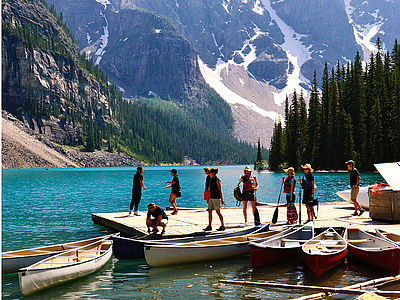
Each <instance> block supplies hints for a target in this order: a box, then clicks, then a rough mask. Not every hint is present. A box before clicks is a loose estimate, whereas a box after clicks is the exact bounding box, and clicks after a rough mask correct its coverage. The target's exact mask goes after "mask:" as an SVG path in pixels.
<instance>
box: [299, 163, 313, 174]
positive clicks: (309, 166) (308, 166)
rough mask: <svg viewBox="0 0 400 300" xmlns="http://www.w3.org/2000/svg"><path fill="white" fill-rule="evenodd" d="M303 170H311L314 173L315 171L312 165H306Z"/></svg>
mask: <svg viewBox="0 0 400 300" xmlns="http://www.w3.org/2000/svg"><path fill="white" fill-rule="evenodd" d="M301 168H302V169H309V170H310V172H314V169H313V168H311V165H310V164H305V165H304V166H301Z"/></svg>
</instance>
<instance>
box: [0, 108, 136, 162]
mask: <svg viewBox="0 0 400 300" xmlns="http://www.w3.org/2000/svg"><path fill="white" fill-rule="evenodd" d="M1 142H2V151H1V152H2V155H1V162H2V168H3V169H19V168H79V167H127V166H138V165H143V164H144V163H143V162H140V161H138V160H136V159H134V158H132V157H130V156H128V155H126V154H124V153H120V154H118V153H110V152H106V151H96V152H81V151H79V150H75V149H71V148H65V147H61V146H59V145H57V144H54V143H52V142H51V141H49V140H48V139H46V137H44V136H43V135H40V134H38V133H35V132H33V131H32V130H31V129H30V128H27V127H26V126H24V125H23V123H22V122H20V121H19V120H17V119H16V118H14V117H13V116H12V115H10V114H6V113H4V111H3V116H2V139H1Z"/></svg>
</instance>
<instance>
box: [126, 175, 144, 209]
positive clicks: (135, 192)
mask: <svg viewBox="0 0 400 300" xmlns="http://www.w3.org/2000/svg"><path fill="white" fill-rule="evenodd" d="M142 188H143V190H144V191H145V190H146V187H145V186H144V184H143V168H142V167H137V169H136V174H135V175H134V176H133V183H132V200H131V205H130V207H129V215H131V214H132V210H133V206H135V212H134V214H135V216H139V213H138V206H139V202H140V199H141V198H142Z"/></svg>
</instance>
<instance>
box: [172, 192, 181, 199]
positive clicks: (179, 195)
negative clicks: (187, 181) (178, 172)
mask: <svg viewBox="0 0 400 300" xmlns="http://www.w3.org/2000/svg"><path fill="white" fill-rule="evenodd" d="M171 194H174V195H175V196H176V198H179V197H181V196H182V194H181V191H176V192H171Z"/></svg>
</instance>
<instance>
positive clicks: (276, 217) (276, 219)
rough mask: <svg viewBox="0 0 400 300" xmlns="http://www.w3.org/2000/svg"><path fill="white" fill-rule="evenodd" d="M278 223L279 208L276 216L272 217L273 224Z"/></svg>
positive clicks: (276, 210) (275, 213) (276, 209)
mask: <svg viewBox="0 0 400 300" xmlns="http://www.w3.org/2000/svg"><path fill="white" fill-rule="evenodd" d="M276 222H278V208H275V211H274V215H273V216H272V221H271V223H272V224H276Z"/></svg>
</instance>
